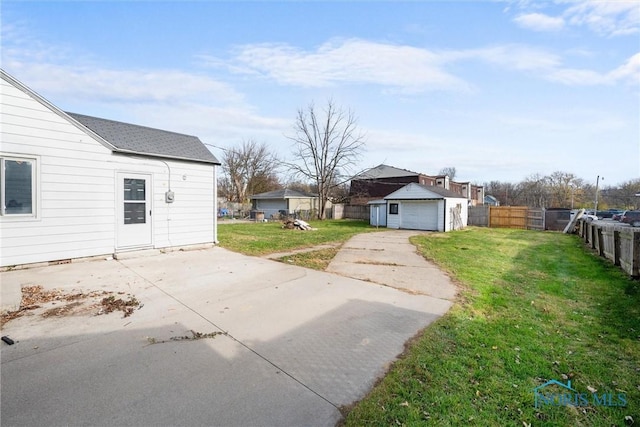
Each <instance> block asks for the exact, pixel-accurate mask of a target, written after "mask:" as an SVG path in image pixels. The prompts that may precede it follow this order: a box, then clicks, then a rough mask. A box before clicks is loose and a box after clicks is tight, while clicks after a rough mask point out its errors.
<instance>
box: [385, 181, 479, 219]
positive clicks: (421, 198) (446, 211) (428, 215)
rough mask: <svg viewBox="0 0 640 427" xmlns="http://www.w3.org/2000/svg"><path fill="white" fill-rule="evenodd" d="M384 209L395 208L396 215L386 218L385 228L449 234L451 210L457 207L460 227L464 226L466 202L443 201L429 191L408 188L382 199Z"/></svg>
mask: <svg viewBox="0 0 640 427" xmlns="http://www.w3.org/2000/svg"><path fill="white" fill-rule="evenodd" d="M384 200H385V201H386V202H387V206H391V205H392V204H396V203H397V204H398V214H397V215H388V216H387V227H388V228H408V229H416V230H434V231H451V230H452V229H453V226H454V225H457V226H458V227H459V224H454V221H453V218H452V215H451V209H452V208H455V207H456V206H458V205H460V219H461V221H462V226H463V227H466V226H467V216H468V201H467V199H466V198H462V197H444V196H441V195H439V194H437V193H435V192H434V191H432V190H430V189H429V187H424V186H421V185H418V184H415V183H412V184H408V185H406V186H405V187H402V188H401V189H399V190H396V191H394V192H393V193H391V194H389V195H388V196H387V197H385V199H384Z"/></svg>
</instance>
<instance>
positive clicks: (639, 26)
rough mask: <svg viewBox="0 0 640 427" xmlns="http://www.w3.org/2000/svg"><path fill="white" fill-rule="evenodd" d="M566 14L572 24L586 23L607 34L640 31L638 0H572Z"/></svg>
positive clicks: (614, 34)
mask: <svg viewBox="0 0 640 427" xmlns="http://www.w3.org/2000/svg"><path fill="white" fill-rule="evenodd" d="M569 3H570V4H571V6H570V7H569V8H568V9H567V10H566V11H565V13H564V16H565V18H566V19H567V20H568V22H569V23H570V24H572V25H585V26H587V27H589V28H590V29H592V30H593V31H595V32H597V33H599V34H602V35H607V36H620V35H630V34H637V33H638V32H640V5H639V4H638V2H637V1H633V0H630V1H627V0H610V1H593V0H588V1H586V0H580V1H570V2H569Z"/></svg>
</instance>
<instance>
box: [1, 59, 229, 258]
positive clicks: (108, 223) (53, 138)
mask: <svg viewBox="0 0 640 427" xmlns="http://www.w3.org/2000/svg"><path fill="white" fill-rule="evenodd" d="M0 77H1V80H0V84H1V86H0V108H1V110H0V128H1V134H0V137H1V143H0V174H1V180H0V181H1V185H0V198H1V200H0V233H1V235H2V239H1V240H0V266H1V267H8V266H15V265H24V264H30V263H39V262H52V261H53V262H58V261H65V262H66V261H68V260H72V259H76V258H84V257H93V256H98V255H99V256H103V255H116V256H117V254H119V253H122V252H126V251H132V250H140V249H160V248H175V247H188V246H192V245H197V246H201V245H203V244H213V243H215V242H216V241H217V232H216V226H217V223H216V214H215V213H216V211H217V206H216V204H217V202H216V201H217V197H216V168H217V166H218V165H219V164H220V162H219V161H218V160H217V159H216V158H215V156H214V155H213V154H212V153H211V152H210V151H209V150H208V149H207V148H206V147H205V146H204V144H203V143H202V141H200V139H198V138H197V137H195V136H190V135H184V134H180V133H175V132H169V131H165V130H160V129H153V128H149V127H144V126H137V125H133V124H128V123H122V122H117V121H112V120H105V119H100V118H97V117H91V116H85V115H80V114H71V113H65V112H64V111H61V110H60V109H59V108H57V107H56V106H54V105H53V104H51V103H50V102H48V101H47V100H45V99H44V98H43V97H41V96H40V95H38V94H37V93H35V92H34V91H32V90H31V89H29V88H27V87H26V86H25V85H24V84H22V83H20V82H19V81H18V80H16V79H15V78H14V77H12V76H10V75H9V74H7V73H6V72H4V71H3V70H0Z"/></svg>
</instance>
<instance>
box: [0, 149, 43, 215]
mask: <svg viewBox="0 0 640 427" xmlns="http://www.w3.org/2000/svg"><path fill="white" fill-rule="evenodd" d="M0 207H1V209H0V215H1V216H7V217H8V216H29V217H33V216H35V215H36V160H35V159H32V158H31V159H30V158H23V157H9V156H6V157H5V156H2V157H0Z"/></svg>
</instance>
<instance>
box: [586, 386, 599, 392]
mask: <svg viewBox="0 0 640 427" xmlns="http://www.w3.org/2000/svg"><path fill="white" fill-rule="evenodd" d="M587 390H589V392H590V393H595V392H597V391H598V389H595V388H593V387H591V386H590V385H588V386H587Z"/></svg>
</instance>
